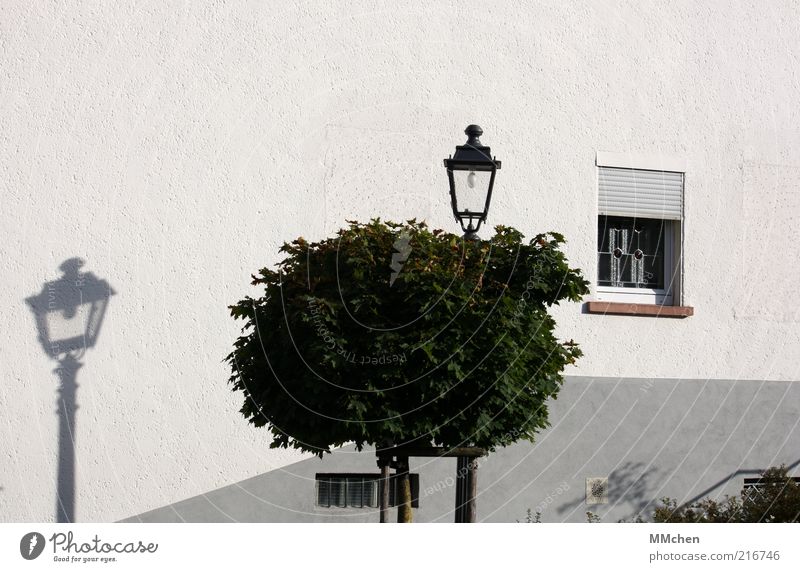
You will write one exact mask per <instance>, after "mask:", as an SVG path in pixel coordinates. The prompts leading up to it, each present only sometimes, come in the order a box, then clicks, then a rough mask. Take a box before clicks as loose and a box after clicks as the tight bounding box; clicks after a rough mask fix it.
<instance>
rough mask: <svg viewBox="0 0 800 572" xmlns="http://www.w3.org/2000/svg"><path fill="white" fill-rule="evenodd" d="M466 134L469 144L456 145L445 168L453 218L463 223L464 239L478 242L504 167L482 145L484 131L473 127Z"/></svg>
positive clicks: (445, 162) (475, 126) (445, 161)
mask: <svg viewBox="0 0 800 572" xmlns="http://www.w3.org/2000/svg"><path fill="white" fill-rule="evenodd" d="M464 133H466V135H467V137H468V139H467V142H466V143H465V144H464V145H458V146H456V152H455V155H453V156H452V157H450V158H449V159H445V160H444V166H445V167H446V168H447V177H448V178H449V179H450V202H451V203H452V205H453V215H454V216H455V217H456V220H457V221H458V222H459V223H460V224H461V229H462V230H463V231H464V238H469V239H477V238H478V230H480V228H481V224H482V223H484V222H485V221H486V215H487V214H488V213H489V203H491V201H492V187H493V186H494V175H495V173H496V172H497V170H498V169H499V168H500V161H498V160H497V159H494V158H493V157H492V155H491V150H490V149H489V148H488V147H485V146H484V145H482V144H481V141H480V139H479V137H480V136H481V135H483V129H481V128H480V127H478V126H477V125H470V126H469V127H467V128H466V129H465V130H464Z"/></svg>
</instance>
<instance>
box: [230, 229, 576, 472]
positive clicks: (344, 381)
mask: <svg viewBox="0 0 800 572" xmlns="http://www.w3.org/2000/svg"><path fill="white" fill-rule="evenodd" d="M563 241H564V238H563V237H562V236H560V235H558V234H556V233H549V234H542V235H538V236H536V237H534V238H533V239H532V240H531V241H530V242H527V243H526V242H524V241H523V236H522V234H521V233H519V232H518V231H516V230H514V229H513V228H508V227H497V228H496V234H495V236H494V237H492V238H491V239H490V240H486V241H466V242H465V241H463V240H462V239H461V238H460V237H458V236H456V235H453V234H448V233H444V232H442V231H441V230H434V231H431V230H429V229H428V228H427V227H426V225H425V224H424V223H417V222H416V221H414V220H412V221H408V223H407V224H397V223H390V222H386V223H384V222H381V221H379V220H373V221H371V222H369V223H368V224H360V223H355V222H352V223H350V226H349V227H348V228H345V229H342V230H340V231H339V232H338V234H337V236H335V237H333V238H329V239H327V240H323V241H321V242H314V243H309V242H307V241H305V240H304V239H302V238H299V239H297V240H295V241H294V242H292V243H290V244H284V246H283V247H282V248H281V251H282V252H284V253H285V254H286V258H285V259H284V260H283V261H281V262H280V263H279V264H278V265H277V269H276V270H271V269H268V268H264V269H262V270H261V271H260V272H259V274H258V276H254V277H253V284H254V285H257V286H259V287H260V288H263V293H262V295H261V297H259V298H250V297H246V298H245V299H243V300H241V301H240V302H238V303H237V304H235V305H233V306H231V307H230V309H231V314H232V316H233V317H234V318H237V319H243V320H245V326H244V328H243V330H242V331H243V335H242V336H241V337H240V338H239V339H238V340H237V341H236V342H235V348H234V350H233V352H232V353H231V354H230V355H229V356H228V357H227V358H226V360H227V361H228V363H229V364H230V366H231V370H232V375H231V378H230V382H231V383H232V385H233V389H234V391H241V392H243V394H244V398H245V399H244V405H243V406H242V409H241V412H242V414H243V415H244V416H245V417H246V418H247V419H248V420H249V422H250V423H253V424H254V425H256V426H264V425H268V426H269V429H270V431H271V432H272V437H273V440H272V443H271V446H272V447H289V446H291V447H295V448H298V449H301V450H304V451H309V452H313V453H315V454H317V455H320V456H321V455H322V453H323V452H325V451H329V450H330V448H331V447H335V446H339V445H342V444H344V443H347V442H355V444H356V446H357V447H358V448H359V449H360V448H361V447H362V446H363V445H365V444H379V443H384V442H391V443H395V444H405V443H408V442H412V441H416V442H417V443H425V444H430V443H434V444H437V445H444V446H458V445H475V446H480V447H486V448H488V449H490V450H491V449H494V448H495V447H498V446H503V445H508V444H511V443H513V442H515V441H517V440H519V439H521V438H527V439H533V437H534V435H535V433H536V432H537V431H538V430H540V429H542V428H543V427H545V426H546V425H547V407H546V405H545V401H546V400H547V399H548V398H550V397H554V396H555V395H556V394H557V393H558V390H559V388H560V386H561V383H562V381H563V378H562V373H561V372H562V370H563V368H564V366H565V365H567V364H569V363H573V362H574V361H575V360H576V359H577V358H578V357H579V356H580V355H581V352H580V350H579V349H578V347H577V345H576V344H575V343H573V342H572V341H569V342H560V341H559V340H557V339H556V338H555V336H554V334H553V329H554V328H555V325H556V324H555V321H554V320H553V318H552V317H551V316H550V315H549V314H548V312H547V308H548V306H550V305H552V304H558V302H559V301H560V300H564V299H566V300H571V301H579V300H580V299H581V297H582V296H583V295H584V294H586V293H587V291H588V290H587V285H588V283H587V282H586V281H585V280H584V279H583V277H582V276H581V274H580V271H579V270H576V269H571V268H570V267H569V266H568V264H567V260H566V258H565V257H564V254H563V253H562V252H561V250H560V249H559V245H560V244H561V243H563ZM393 256H394V259H393Z"/></svg>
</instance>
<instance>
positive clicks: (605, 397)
mask: <svg viewBox="0 0 800 572" xmlns="http://www.w3.org/2000/svg"><path fill="white" fill-rule="evenodd" d="M550 418H551V421H552V426H551V427H550V428H549V429H548V430H547V431H546V432H543V433H542V434H541V435H540V437H539V439H538V440H537V442H536V443H535V444H530V443H527V442H523V443H518V444H517V445H514V446H513V447H508V448H505V449H501V450H499V451H497V452H495V453H492V454H491V455H489V456H488V457H487V458H485V459H483V460H482V462H481V465H480V469H479V477H478V478H479V481H478V492H479V498H478V517H479V520H481V521H488V522H509V521H510V522H513V521H515V520H521V521H524V520H525V515H526V510H527V509H528V508H530V509H531V510H532V511H533V512H536V511H537V510H539V511H540V512H541V513H542V520H543V521H544V522H581V521H585V519H586V514H585V513H586V511H587V510H591V511H592V512H594V513H596V514H598V515H599V516H600V517H601V518H602V520H603V522H616V521H618V520H619V519H623V518H624V519H631V518H633V516H634V515H636V514H638V513H639V512H642V513H643V515H644V516H645V517H646V518H649V515H650V514H651V511H652V506H651V505H652V503H653V502H654V501H655V500H657V499H660V498H661V497H664V496H670V497H675V498H677V499H678V500H679V501H687V500H691V499H693V498H697V497H701V496H706V495H709V496H714V497H718V496H722V495H724V494H738V493H739V491H740V489H741V486H742V482H743V479H744V477H746V476H755V475H757V473H758V471H759V470H760V469H764V468H766V467H768V466H771V465H776V464H781V463H785V464H787V465H792V464H795V463H796V462H797V461H798V459H800V427H798V424H799V422H800V384H798V383H796V382H782V381H757V380H704V379H683V380H676V379H651V380H646V379H630V378H601V377H594V378H587V377H570V378H568V379H567V380H566V382H565V384H564V387H563V389H562V391H561V394H560V396H559V398H558V399H557V400H555V401H553V402H552V404H551V409H550ZM412 470H413V471H415V472H419V473H420V508H419V509H417V510H415V515H414V516H415V520H416V521H418V522H451V521H452V519H453V504H454V498H455V496H454V489H453V486H452V478H453V476H454V474H455V459H437V460H431V459H413V466H412ZM317 472H377V466H376V464H375V456H374V453H373V452H370V451H363V452H361V453H358V452H356V451H354V450H353V449H352V448H345V449H342V450H337V451H336V452H334V453H333V454H332V455H330V456H327V457H326V458H325V459H323V460H320V459H317V458H312V459H308V460H305V461H301V462H299V463H295V464H293V465H289V466H287V467H284V468H282V469H277V470H273V471H270V472H267V473H265V474H263V475H259V476H257V477H254V478H251V479H247V480H244V481H241V482H238V483H235V484H233V485H230V486H227V487H223V488H220V489H217V490H214V491H211V492H209V493H207V494H204V495H201V496H197V497H193V498H190V499H187V500H184V501H181V502H177V503H175V504H171V505H168V506H165V507H162V508H158V509H155V510H152V511H150V512H146V513H144V514H141V515H138V516H134V517H131V518H129V519H127V521H129V522H139V521H144V522H180V521H187V522H224V521H248V522H275V521H277V522H327V521H346V522H377V520H378V514H377V512H376V510H374V509H370V510H362V509H328V508H318V507H315V506H314V490H315V488H314V475H315V473H317ZM587 477H608V478H609V503H608V504H605V505H593V506H587V505H586V504H585V488H586V487H585V482H586V478H587ZM393 512H394V511H393ZM392 518H393V519H394V514H393V515H392Z"/></svg>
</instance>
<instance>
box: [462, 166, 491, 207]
mask: <svg viewBox="0 0 800 572" xmlns="http://www.w3.org/2000/svg"><path fill="white" fill-rule="evenodd" d="M491 179H492V172H491V171H455V170H454V171H453V183H454V184H455V191H456V207H457V208H458V210H459V211H470V212H473V213H482V212H483V209H484V207H485V206H486V195H487V193H488V192H489V182H490V181H491Z"/></svg>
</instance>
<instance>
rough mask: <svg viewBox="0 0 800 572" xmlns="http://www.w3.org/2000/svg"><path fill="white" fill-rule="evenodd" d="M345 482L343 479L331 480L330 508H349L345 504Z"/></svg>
mask: <svg viewBox="0 0 800 572" xmlns="http://www.w3.org/2000/svg"><path fill="white" fill-rule="evenodd" d="M344 495H345V480H344V479H343V478H341V477H334V478H332V479H330V499H331V504H330V506H347V505H346V504H345V496H344Z"/></svg>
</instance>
